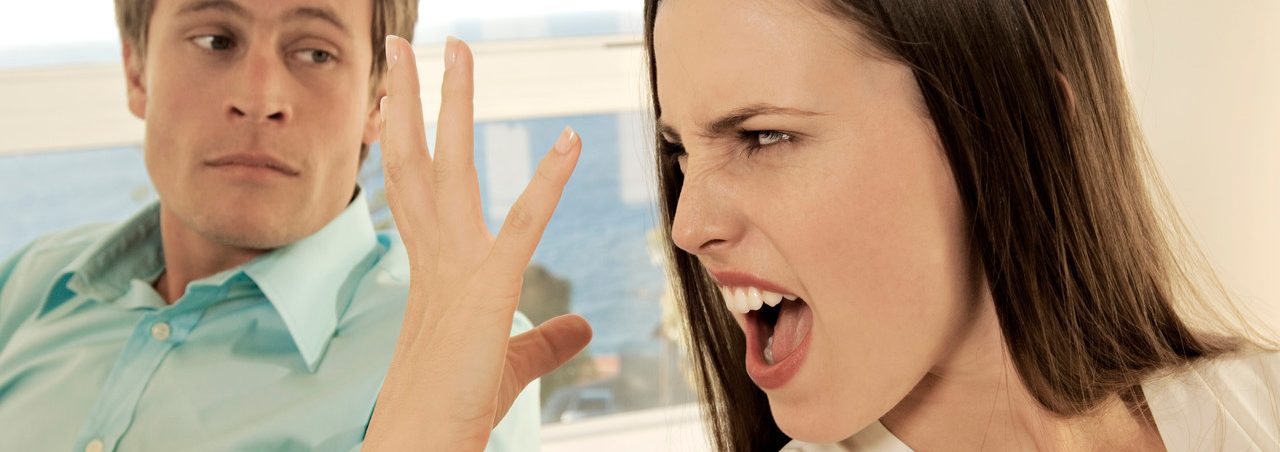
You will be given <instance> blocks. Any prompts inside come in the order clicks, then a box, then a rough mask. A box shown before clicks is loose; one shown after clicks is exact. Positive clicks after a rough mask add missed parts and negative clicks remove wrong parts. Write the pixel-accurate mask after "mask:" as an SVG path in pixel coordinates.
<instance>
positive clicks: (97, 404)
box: [76, 286, 226, 452]
mask: <svg viewBox="0 0 1280 452" xmlns="http://www.w3.org/2000/svg"><path fill="white" fill-rule="evenodd" d="M225 292H226V289H225V288H220V287H216V286H193V287H191V288H190V290H188V291H187V293H186V294H185V295H184V296H183V297H182V299H180V300H179V301H178V303H175V305H174V307H173V308H171V309H162V310H157V311H153V312H149V313H147V314H146V315H144V316H143V317H142V319H141V320H139V321H138V323H137V324H136V325H135V326H134V328H133V334H131V335H130V336H129V341H128V343H127V344H126V345H125V348H124V351H123V352H122V353H121V354H120V358H119V359H117V360H116V363H115V366H114V367H112V369H111V373H110V374H109V375H108V376H107V379H106V382H105V383H103V385H102V391H101V392H99V394H98V398H97V400H96V401H94V404H93V407H92V408H91V409H90V410H89V417H88V420H87V421H86V423H85V426H84V428H83V429H81V433H80V437H79V439H78V440H77V441H76V444H77V449H76V450H83V451H85V452H106V451H114V450H115V448H116V445H117V444H119V442H120V438H121V437H122V436H124V433H125V432H126V431H127V430H128V429H129V427H130V426H131V425H132V423H133V415H134V411H135V410H136V409H137V406H138V400H139V399H141V398H142V395H143V393H144V392H145V391H146V388H147V384H148V383H150V381H151V378H152V377H153V376H154V375H155V372H156V370H157V369H158V368H159V367H160V363H162V362H163V361H164V359H165V356H167V355H168V354H169V351H170V350H173V348H174V347H175V346H177V345H178V344H181V343H182V342H183V341H184V340H186V338H187V336H188V335H190V334H191V330H192V329H193V328H195V326H196V323H197V322H199V321H200V317H201V316H203V315H204V312H205V308H207V307H208V306H209V304H211V302H212V301H213V300H216V299H219V298H220V297H221V296H222V295H223V294H224V293H225Z"/></svg>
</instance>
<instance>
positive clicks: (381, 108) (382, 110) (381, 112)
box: [378, 96, 387, 124]
mask: <svg viewBox="0 0 1280 452" xmlns="http://www.w3.org/2000/svg"><path fill="white" fill-rule="evenodd" d="M378 117H379V118H381V119H382V123H383V124H386V123H387V96H382V100H379V101H378Z"/></svg>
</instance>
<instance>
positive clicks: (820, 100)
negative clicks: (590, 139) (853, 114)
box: [653, 0, 865, 127]
mask: <svg viewBox="0 0 1280 452" xmlns="http://www.w3.org/2000/svg"><path fill="white" fill-rule="evenodd" d="M803 3H807V2H769V1H763V0H668V1H666V2H663V6H662V7H661V8H660V9H659V12H658V16H657V18H656V20H655V23H654V39H653V42H654V60H655V61H654V64H655V65H656V70H657V84H658V90H657V95H658V98H659V102H660V103H661V105H662V116H663V118H662V119H663V122H664V123H666V124H669V125H673V126H674V127H683V126H684V125H692V124H693V123H695V122H700V121H706V120H708V118H711V117H717V116H721V115H723V114H725V112H727V111H730V110H735V109H740V108H743V107H746V106H750V105H760V104H770V105H777V106H781V107H788V108H796V109H803V110H809V111H830V110H832V109H833V108H834V107H835V105H834V104H835V103H836V102H837V99H834V98H832V97H830V96H828V95H827V92H828V91H831V90H839V89H841V87H847V85H848V84H849V83H852V82H854V81H855V80H854V79H856V77H857V74H858V72H859V67H860V66H861V65H863V64H864V63H865V62H864V61H863V60H864V58H863V57H862V56H861V55H862V53H860V52H855V51H854V48H853V47H852V46H853V45H856V42H853V41H851V40H850V39H851V36H852V35H853V33H852V32H849V31H847V30H841V27H845V28H848V26H849V25H848V24H846V23H844V21H841V20H838V19H836V18H834V17H832V16H830V15H827V14H825V13H823V12H821V11H820V10H818V9H816V8H814V7H812V6H808V5H805V4H803Z"/></svg>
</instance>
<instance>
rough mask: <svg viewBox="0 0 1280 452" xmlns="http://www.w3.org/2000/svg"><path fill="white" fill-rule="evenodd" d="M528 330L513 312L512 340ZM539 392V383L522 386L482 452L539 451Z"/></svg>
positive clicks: (529, 325) (525, 321)
mask: <svg viewBox="0 0 1280 452" xmlns="http://www.w3.org/2000/svg"><path fill="white" fill-rule="evenodd" d="M531 329H533V324H532V323H531V322H529V319H528V318H527V317H525V316H524V314H521V313H520V312H516V317H515V319H513V320H512V322H511V335H512V336H515V335H517V334H520V333H523V332H525V331H529V330H531ZM541 392H542V391H541V384H540V381H539V380H533V382H531V383H529V385H528V386H525V388H524V391H521V392H520V395H519V396H516V401H515V402H514V403H512V404H511V409H510V410H508V411H507V415H506V416H505V417H503V418H502V421H501V422H498V425H497V426H496V427H494V428H493V433H491V434H490V435H489V445H488V446H486V447H485V449H484V450H485V451H486V452H522V451H536V450H540V449H541V448H542V446H541V442H542V439H541V438H542V437H541V430H542V415H541V414H540V410H541V403H540V401H539V400H538V398H539V394H540V393H541Z"/></svg>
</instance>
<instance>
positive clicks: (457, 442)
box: [365, 36, 591, 451]
mask: <svg viewBox="0 0 1280 452" xmlns="http://www.w3.org/2000/svg"><path fill="white" fill-rule="evenodd" d="M444 54H445V73H444V80H443V82H442V83H441V87H440V91H441V101H440V115H439V118H438V120H437V132H436V135H437V138H436V152H435V158H434V159H433V158H432V157H431V155H430V154H428V152H427V145H426V134H425V131H424V125H423V115H422V102H421V99H419V95H418V93H419V88H418V71H417V65H416V64H415V61H414V55H413V50H412V48H411V47H410V45H409V43H408V42H407V41H405V40H404V39H401V38H398V37H394V36H391V37H388V38H387V62H388V66H389V67H388V69H387V96H386V97H384V98H383V99H382V105H381V110H382V122H383V123H382V162H383V171H384V176H385V179H386V187H387V201H388V203H389V204H390V207H391V213H392V215H393V216H394V217H395V222H396V226H397V228H398V229H399V231H400V235H401V237H402V239H403V240H404V244H405V248H406V249H407V251H408V253H409V264H410V265H409V267H410V283H409V300H408V305H407V308H406V310H405V316H404V323H403V324H402V326H401V330H400V337H399V340H398V342H397V344H396V350H395V354H394V355H393V357H392V361H391V367H390V369H389V370H388V373H387V377H386V380H385V381H384V383H383V387H382V392H380V393H379V394H378V402H377V405H376V408H375V410H374V413H373V418H372V420H371V421H370V424H369V429H368V430H367V432H366V436H365V450H395V451H400V450H426V449H429V450H451V451H452V450H461V451H465V450H481V449H483V448H484V446H485V444H486V442H487V440H488V437H489V432H490V430H492V428H493V426H494V425H496V424H497V422H498V421H499V420H501V419H502V416H503V415H504V414H505V413H506V411H507V409H508V408H510V406H511V403H512V402H513V401H514V400H515V397H516V396H517V395H518V394H519V393H520V391H521V389H523V388H524V387H525V385H527V384H529V382H531V381H532V380H533V379H535V378H538V377H539V376H541V375H542V374H545V373H547V372H550V371H551V370H553V369H555V368H556V367H559V366H560V365H561V364H563V363H564V362H565V361H568V360H569V358H572V357H573V356H574V355H576V354H577V353H578V352H579V351H581V350H582V348H583V347H585V346H586V344H587V342H588V341H589V340H590V338H591V327H590V326H588V325H587V322H586V320H584V319H582V318H581V317H578V316H574V315H566V316H561V317H557V318H554V319H551V320H549V321H547V322H545V323H543V324H542V325H541V326H538V327H537V328H534V329H533V330H530V331H528V332H526V333H524V334H521V335H518V336H515V337H510V338H509V334H510V331H511V322H512V316H513V315H514V314H515V309H516V305H517V303H518V302H519V300H520V287H521V283H522V276H523V274H524V269H525V267H526V266H527V265H528V264H529V259H530V258H531V257H532V255H533V251H534V249H535V248H536V247H537V245H538V241H539V240H540V239H541V237H542V232H543V230H544V229H545V228H546V225H547V222H548V221H550V220H551V214H552V212H554V210H555V207H556V204H557V203H558V202H559V201H560V195H561V193H562V192H563V190H564V186H565V184H566V183H567V182H568V180H569V175H570V174H571V173H572V172H573V168H574V166H575V165H576V164H577V162H578V155H579V152H580V151H581V148H582V143H581V140H580V139H579V137H578V136H577V134H576V133H574V132H573V131H572V130H571V129H569V128H565V130H564V132H562V133H561V135H560V138H559V140H558V141H557V142H556V143H555V146H554V148H553V150H552V151H551V152H549V153H547V155H546V157H545V158H543V160H542V162H541V163H540V164H539V165H538V169H537V172H536V174H535V176H534V177H533V178H532V181H531V182H530V183H529V185H528V187H526V188H525V190H524V193H523V194H522V195H521V196H520V198H519V199H518V200H517V201H516V203H515V204H514V205H513V206H512V207H511V211H510V212H509V213H508V214H507V219H506V222H505V223H504V224H503V225H502V229H501V230H500V231H499V233H498V236H497V238H494V237H493V236H492V235H491V234H489V232H488V229H487V228H486V226H485V223H484V214H483V210H482V209H481V205H480V187H479V182H478V180H477V177H476V168H475V164H474V149H473V147H474V145H473V142H472V141H473V136H474V133H473V129H474V123H473V115H472V93H473V83H472V70H473V60H472V55H471V50H470V49H469V48H468V47H467V45H466V44H465V43H463V42H461V41H457V40H453V39H450V40H449V42H448V44H447V45H446V47H445V53H444Z"/></svg>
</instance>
